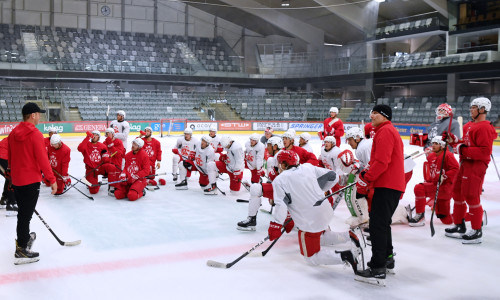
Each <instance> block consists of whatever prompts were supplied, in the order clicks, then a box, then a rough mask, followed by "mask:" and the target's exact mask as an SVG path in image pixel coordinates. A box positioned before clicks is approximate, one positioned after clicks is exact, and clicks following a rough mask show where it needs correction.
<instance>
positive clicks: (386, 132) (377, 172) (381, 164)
mask: <svg viewBox="0 0 500 300" xmlns="http://www.w3.org/2000/svg"><path fill="white" fill-rule="evenodd" d="M364 178H365V179H366V180H367V181H368V182H369V183H370V184H372V185H373V187H374V188H388V189H393V190H397V191H401V192H404V191H405V187H406V182H405V170H404V154H403V141H402V140H401V137H400V136H399V133H398V131H397V130H396V128H394V126H392V123H391V121H386V122H384V123H382V124H380V125H378V126H377V127H375V137H374V138H373V144H372V151H371V154H370V162H369V163H368V171H367V172H366V174H365V176H364Z"/></svg>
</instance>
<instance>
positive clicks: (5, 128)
mask: <svg viewBox="0 0 500 300" xmlns="http://www.w3.org/2000/svg"><path fill="white" fill-rule="evenodd" d="M16 126H17V123H16V124H7V125H0V135H7V134H10V133H11V132H12V130H13V129H14V128H15V127H16Z"/></svg>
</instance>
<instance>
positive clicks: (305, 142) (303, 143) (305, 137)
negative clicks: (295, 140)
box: [299, 132, 314, 153]
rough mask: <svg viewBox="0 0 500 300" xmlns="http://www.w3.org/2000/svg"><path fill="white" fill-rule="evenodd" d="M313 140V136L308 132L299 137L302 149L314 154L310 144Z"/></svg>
mask: <svg viewBox="0 0 500 300" xmlns="http://www.w3.org/2000/svg"><path fill="white" fill-rule="evenodd" d="M310 139H311V135H310V134H309V133H307V132H303V133H301V134H300V135H299V147H302V148H304V149H306V150H307V152H311V153H314V151H313V148H312V147H311V145H310V144H309V140H310Z"/></svg>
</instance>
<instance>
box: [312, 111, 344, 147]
mask: <svg viewBox="0 0 500 300" xmlns="http://www.w3.org/2000/svg"><path fill="white" fill-rule="evenodd" d="M338 113H339V109H338V108H336V107H331V108H330V117H329V118H326V119H325V120H324V121H323V131H318V136H319V138H320V139H321V140H324V139H325V137H327V136H329V135H331V136H334V137H335V141H336V143H337V145H340V138H341V137H342V136H343V135H344V123H342V120H340V119H339V118H337V114H338Z"/></svg>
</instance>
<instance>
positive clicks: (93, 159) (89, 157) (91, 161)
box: [78, 137, 121, 169]
mask: <svg viewBox="0 0 500 300" xmlns="http://www.w3.org/2000/svg"><path fill="white" fill-rule="evenodd" d="M107 149H108V147H106V146H104V144H103V143H100V142H97V143H95V144H93V143H91V142H90V138H88V137H85V138H84V139H83V141H82V142H81V143H80V145H78V151H80V152H81V153H82V155H83V162H84V163H85V165H87V168H89V167H90V168H91V169H94V168H95V167H97V166H98V165H100V164H101V157H102V154H104V153H105V152H106V151H107ZM120 166H121V164H120Z"/></svg>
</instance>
